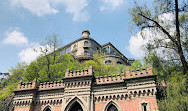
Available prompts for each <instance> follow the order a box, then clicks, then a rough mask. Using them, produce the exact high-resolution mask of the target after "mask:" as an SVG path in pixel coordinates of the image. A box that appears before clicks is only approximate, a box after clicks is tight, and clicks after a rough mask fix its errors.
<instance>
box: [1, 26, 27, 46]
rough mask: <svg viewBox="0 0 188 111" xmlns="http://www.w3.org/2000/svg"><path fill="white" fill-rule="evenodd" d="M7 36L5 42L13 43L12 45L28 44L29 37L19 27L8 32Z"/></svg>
mask: <svg viewBox="0 0 188 111" xmlns="http://www.w3.org/2000/svg"><path fill="white" fill-rule="evenodd" d="M5 35H6V37H5V39H4V40H3V43H4V44H12V45H19V46H21V45H28V40H27V37H25V36H24V34H23V33H22V32H20V31H18V30H17V29H14V30H13V31H9V32H6V34H5Z"/></svg>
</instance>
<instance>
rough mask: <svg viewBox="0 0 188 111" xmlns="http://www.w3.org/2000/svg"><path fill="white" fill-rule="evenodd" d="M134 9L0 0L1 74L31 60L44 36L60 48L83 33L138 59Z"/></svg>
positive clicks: (110, 2) (101, 2) (116, 0)
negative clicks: (59, 42)
mask: <svg viewBox="0 0 188 111" xmlns="http://www.w3.org/2000/svg"><path fill="white" fill-rule="evenodd" d="M146 1H147V2H148V4H151V1H150V0H146ZM140 2H145V1H140V0H139V4H140ZM133 6H134V3H133V0H0V51H1V54H0V72H7V71H8V70H9V69H10V68H11V67H14V66H15V65H16V64H17V63H19V62H23V61H24V62H26V63H30V62H31V61H32V60H34V59H35V58H36V57H37V56H38V54H37V53H35V52H33V48H37V47H39V43H40V41H41V40H44V38H45V36H46V35H48V34H52V33H56V34H58V35H59V38H60V39H61V40H62V43H63V44H62V46H63V45H66V44H68V43H70V42H72V41H74V40H76V39H78V38H80V37H81V36H82V35H81V32H82V30H89V31H90V33H91V35H90V36H91V37H92V38H94V39H95V40H96V41H97V42H98V43H100V44H101V45H102V44H105V43H107V42H111V43H112V44H113V45H114V46H115V47H116V48H117V49H119V50H120V51H121V52H122V53H123V54H124V55H125V56H126V57H127V58H141V57H142V53H140V52H139V48H138V46H139V44H140V43H141V42H142V40H139V39H137V40H136V39H135V38H134V35H135V34H134V33H131V32H130V31H129V26H130V25H131V19H130V15H129V8H131V7H133ZM135 30H136V29H135Z"/></svg>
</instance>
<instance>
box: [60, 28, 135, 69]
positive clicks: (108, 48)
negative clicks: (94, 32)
mask: <svg viewBox="0 0 188 111" xmlns="http://www.w3.org/2000/svg"><path fill="white" fill-rule="evenodd" d="M89 35H90V32H89V31H88V30H84V31H82V37H81V38H79V39H77V40H75V41H73V42H71V43H69V44H67V45H65V46H64V47H61V48H59V49H58V51H60V52H61V53H62V54H70V55H72V56H73V57H74V58H75V59H77V60H78V61H80V62H83V61H84V60H90V59H92V58H93V55H94V54H96V53H97V52H98V53H104V55H105V60H104V61H103V62H104V64H107V63H112V64H113V65H116V64H124V65H130V64H131V63H132V62H133V61H134V59H128V58H126V57H125V56H124V55H123V54H122V53H121V52H120V51H119V50H118V49H117V48H115V47H114V46H113V45H112V44H111V43H110V42H109V43H106V44H104V45H100V44H99V43H98V42H96V41H95V40H94V39H93V38H91V37H90V36H89Z"/></svg>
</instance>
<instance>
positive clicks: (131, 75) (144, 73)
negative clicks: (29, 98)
mask: <svg viewBox="0 0 188 111" xmlns="http://www.w3.org/2000/svg"><path fill="white" fill-rule="evenodd" d="M149 75H153V73H152V68H151V67H147V70H146V69H142V70H137V71H136V72H135V71H132V72H130V70H126V79H128V78H137V77H144V76H149Z"/></svg>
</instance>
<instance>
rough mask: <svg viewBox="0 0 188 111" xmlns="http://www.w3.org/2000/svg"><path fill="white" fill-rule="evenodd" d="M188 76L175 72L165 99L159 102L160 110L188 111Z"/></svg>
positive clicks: (168, 85)
mask: <svg viewBox="0 0 188 111" xmlns="http://www.w3.org/2000/svg"><path fill="white" fill-rule="evenodd" d="M186 78H187V75H183V74H181V72H180V71H173V72H172V76H171V77H170V78H169V82H168V83H167V88H166V92H165V98H163V99H161V100H159V102H158V103H159V109H160V110H161V111H187V110H188V94H187V87H188V85H187V79H186Z"/></svg>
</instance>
